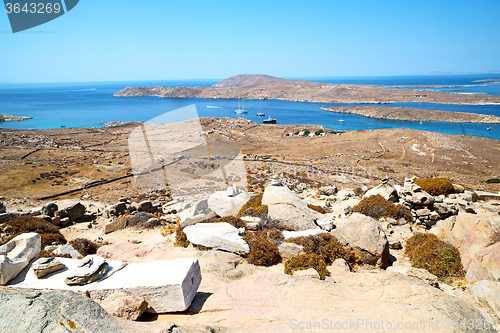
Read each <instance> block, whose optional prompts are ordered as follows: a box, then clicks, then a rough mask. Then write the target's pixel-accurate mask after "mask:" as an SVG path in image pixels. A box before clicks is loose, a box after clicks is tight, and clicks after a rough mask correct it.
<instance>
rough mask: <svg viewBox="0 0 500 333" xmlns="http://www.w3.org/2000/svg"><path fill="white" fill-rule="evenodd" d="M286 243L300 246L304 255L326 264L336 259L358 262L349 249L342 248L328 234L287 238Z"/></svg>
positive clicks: (335, 239) (351, 262)
mask: <svg viewBox="0 0 500 333" xmlns="http://www.w3.org/2000/svg"><path fill="white" fill-rule="evenodd" d="M286 242H289V243H295V244H299V245H302V246H303V247H304V251H305V252H306V254H315V255H317V256H318V258H320V259H321V260H323V261H324V262H325V263H326V264H331V263H332V262H333V261H334V260H335V259H338V258H343V259H344V260H345V261H346V262H348V263H350V264H355V263H356V262H357V261H358V258H357V257H356V255H355V254H354V252H352V251H351V249H350V248H349V247H345V246H343V245H342V244H341V243H340V242H339V241H338V239H337V238H335V236H332V235H331V234H329V233H322V234H318V235H311V236H302V237H294V238H289V239H287V240H286Z"/></svg>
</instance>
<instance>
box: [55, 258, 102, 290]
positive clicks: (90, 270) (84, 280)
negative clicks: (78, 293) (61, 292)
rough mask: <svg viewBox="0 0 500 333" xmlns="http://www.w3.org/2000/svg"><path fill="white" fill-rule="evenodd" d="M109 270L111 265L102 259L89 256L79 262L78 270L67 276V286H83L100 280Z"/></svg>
mask: <svg viewBox="0 0 500 333" xmlns="http://www.w3.org/2000/svg"><path fill="white" fill-rule="evenodd" d="M108 269H109V264H108V263H107V262H106V260H104V258H101V257H97V256H94V257H91V256H87V257H85V258H83V259H81V260H80V261H79V262H78V266H77V268H76V269H74V270H73V271H71V272H70V273H69V274H68V275H66V280H65V282H66V284H67V285H69V286H74V285H78V286H82V285H86V284H89V283H91V282H94V281H96V280H99V279H100V278H102V277H103V276H104V275H105V274H106V272H107V271H108Z"/></svg>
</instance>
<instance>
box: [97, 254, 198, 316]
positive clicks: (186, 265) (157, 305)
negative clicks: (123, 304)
mask: <svg viewBox="0 0 500 333" xmlns="http://www.w3.org/2000/svg"><path fill="white" fill-rule="evenodd" d="M200 283H201V272H200V265H199V263H198V260H197V259H189V258H186V259H176V260H160V261H153V262H144V263H133V264H129V265H127V266H126V267H125V268H123V269H122V270H120V271H118V272H116V273H115V274H113V276H112V278H109V279H106V280H104V281H101V282H100V283H98V284H97V285H95V286H93V287H92V288H91V289H90V290H89V295H90V297H91V298H92V299H94V300H96V301H102V300H104V299H105V298H106V297H108V296H109V295H111V294H113V293H115V292H118V291H120V292H125V293H127V294H130V295H136V296H139V297H142V298H144V299H145V300H146V302H147V303H148V308H147V310H146V311H147V312H152V313H165V312H177V311H184V310H186V309H187V308H188V307H189V305H191V302H192V301H193V298H194V296H195V295H196V291H197V290H198V287H199V285H200Z"/></svg>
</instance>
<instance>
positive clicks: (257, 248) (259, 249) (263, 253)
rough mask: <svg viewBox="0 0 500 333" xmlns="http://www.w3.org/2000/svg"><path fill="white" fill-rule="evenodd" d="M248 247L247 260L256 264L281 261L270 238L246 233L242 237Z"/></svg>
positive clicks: (265, 264)
mask: <svg viewBox="0 0 500 333" xmlns="http://www.w3.org/2000/svg"><path fill="white" fill-rule="evenodd" d="M244 239H245V241H246V242H247V243H248V246H249V247H250V253H249V254H248V258H247V259H248V262H249V263H251V264H253V265H256V266H272V265H275V264H278V263H280V262H281V255H280V252H279V250H278V248H277V247H276V245H274V244H273V243H272V242H271V241H270V240H268V239H267V238H265V237H264V236H262V235H259V234H247V235H245V237H244Z"/></svg>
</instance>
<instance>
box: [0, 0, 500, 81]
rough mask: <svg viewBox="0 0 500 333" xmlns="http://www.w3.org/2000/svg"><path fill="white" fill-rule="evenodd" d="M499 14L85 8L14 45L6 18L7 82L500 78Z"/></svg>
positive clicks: (437, 4) (397, 7) (455, 8)
mask: <svg viewBox="0 0 500 333" xmlns="http://www.w3.org/2000/svg"><path fill="white" fill-rule="evenodd" d="M13 1H14V0H13ZM499 15H500V1H497V0H493V1H482V0H475V1H472V0H471V1H457V0H454V1H451V0H450V1H440V0H433V1H410V0H406V1H376V0H371V1H354V0H353V1H347V0H346V1H334V0H331V1H319V0H309V1H291V0H290V1H272V0H267V1H256V0H252V1H243V0H233V1H217V0H211V1H207V0H204V1H181V0H179V1H167V0H147V1H140V0H134V1H132V0H81V1H80V3H79V4H78V5H77V6H76V7H75V8H74V9H73V10H72V11H70V12H69V13H67V14H65V15H63V16H62V17H60V18H58V19H56V20H54V21H51V22H48V23H46V24H44V25H41V26H38V27H35V28H33V29H30V30H27V31H25V32H19V33H16V34H13V33H12V32H11V29H10V25H9V21H8V17H7V14H6V13H5V12H3V13H0V45H1V47H0V81H3V82H5V81H8V82H12V81H13V82H78V81H82V82H83V81H129V80H169V79H208V78H211V79H213V78H226V77H229V76H232V75H236V74H242V73H245V74H269V75H274V76H280V77H335V76H383V75H418V74H426V73H429V72H433V71H445V72H447V71H453V72H486V71H496V70H500V60H499V59H500V20H499V19H498V17H499Z"/></svg>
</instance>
